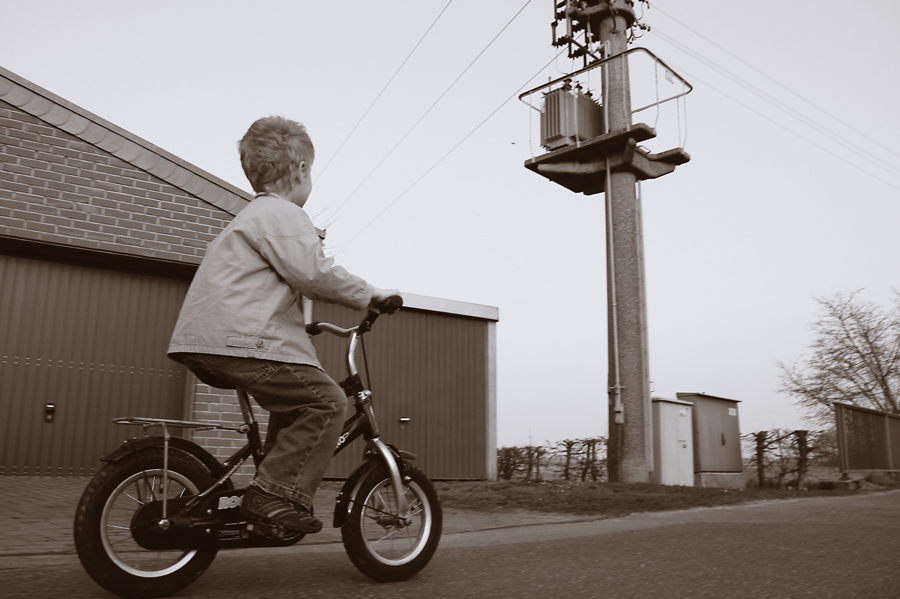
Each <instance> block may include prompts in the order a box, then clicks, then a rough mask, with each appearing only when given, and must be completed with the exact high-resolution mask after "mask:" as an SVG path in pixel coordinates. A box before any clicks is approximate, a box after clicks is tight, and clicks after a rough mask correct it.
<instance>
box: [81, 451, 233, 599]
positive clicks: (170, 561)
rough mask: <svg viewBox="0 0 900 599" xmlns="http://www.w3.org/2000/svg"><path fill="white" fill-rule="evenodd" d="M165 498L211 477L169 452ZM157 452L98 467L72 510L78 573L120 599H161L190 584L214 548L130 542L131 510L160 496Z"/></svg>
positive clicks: (196, 488)
mask: <svg viewBox="0 0 900 599" xmlns="http://www.w3.org/2000/svg"><path fill="white" fill-rule="evenodd" d="M168 466H169V473H168V477H167V478H168V480H167V484H166V489H165V494H166V496H167V497H168V498H169V499H173V498H177V497H184V496H186V495H196V494H198V493H199V492H200V491H202V490H204V489H206V488H207V487H209V486H211V485H212V484H213V483H214V482H215V479H214V478H213V476H212V474H211V473H210V472H209V470H208V469H207V468H206V467H205V466H204V465H203V464H202V463H201V462H200V461H199V460H197V459H196V458H194V457H193V456H191V455H189V454H187V453H185V452H182V451H179V450H178V449H171V448H170V449H169V464H168ZM163 492H164V489H163V452H162V449H161V448H153V449H149V450H144V451H141V454H140V458H139V457H138V456H137V455H134V454H132V455H129V456H126V457H124V458H122V459H121V460H119V461H117V462H112V463H109V464H107V465H106V466H104V467H103V468H102V469H101V470H100V471H99V472H98V473H97V475H96V476H95V477H94V479H93V480H92V481H91V482H90V484H88V486H87V488H86V489H85V491H84V494H83V495H82V497H81V501H80V502H79V504H78V509H77V510H76V512H75V530H74V537H75V547H76V549H77V550H78V557H79V558H80V559H81V563H82V565H83V566H84V569H85V570H86V571H87V573H88V574H90V576H91V578H93V579H94V580H95V581H96V582H97V583H98V584H99V585H100V586H102V587H103V588H105V589H106V590H108V591H111V592H113V593H115V594H117V595H121V596H122V597H142V598H143V597H162V596H165V595H170V594H172V593H174V592H176V591H178V590H180V589H183V588H184V587H186V586H188V585H189V584H191V583H192V582H193V581H194V580H196V579H197V577H199V576H200V575H201V574H202V573H203V572H204V571H205V570H206V568H208V567H209V565H210V563H212V561H213V559H214V558H215V556H216V551H217V550H216V549H193V550H187V551H183V550H175V551H151V550H147V549H144V548H143V547H141V546H140V545H138V544H137V542H135V540H134V538H133V537H132V534H131V522H132V518H133V516H134V514H135V512H137V511H138V509H140V508H141V507H142V506H143V505H145V504H146V503H148V502H150V501H161V500H162V495H163Z"/></svg>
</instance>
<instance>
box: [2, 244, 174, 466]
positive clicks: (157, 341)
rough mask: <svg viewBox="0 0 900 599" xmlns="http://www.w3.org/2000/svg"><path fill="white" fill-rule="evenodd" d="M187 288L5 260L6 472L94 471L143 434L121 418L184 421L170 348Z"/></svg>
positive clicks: (163, 281)
mask: <svg viewBox="0 0 900 599" xmlns="http://www.w3.org/2000/svg"><path fill="white" fill-rule="evenodd" d="M188 284H189V283H188V282H187V281H183V280H171V279H165V278H161V277H155V276H148V275H139V274H130V273H124V272H117V271H109V270H101V269H96V268H89V267H84V266H75V265H70V264H59V263H55V262H45V261H41V260H30V259H25V258H19V257H10V256H0V357H2V362H0V413H2V419H0V474H7V475H8V474H27V475H37V474H40V475H69V476H82V475H90V474H92V472H93V471H94V469H96V468H97V467H98V466H100V465H101V463H100V462H99V461H98V458H100V457H101V456H102V455H104V454H105V453H107V452H109V451H111V450H112V449H114V448H115V447H117V446H118V445H119V444H121V442H122V440H123V439H125V438H128V437H130V436H134V435H135V434H137V433H138V432H140V429H137V430H134V429H133V428H125V427H121V426H118V425H114V424H112V423H111V422H110V420H111V419H112V418H114V417H116V416H129V415H145V416H160V417H168V418H183V417H184V414H183V410H184V387H185V384H184V369H183V367H181V366H180V365H178V364H176V363H175V362H172V361H171V360H169V359H168V358H167V357H166V348H167V346H168V341H169V336H170V335H171V332H172V328H173V327H174V325H175V319H176V318H177V316H178V310H179V309H180V307H181V302H182V300H183V299H184V295H185V293H186V292H187V287H188ZM47 404H53V405H54V406H55V412H54V413H53V422H52V423H48V422H46V418H47V410H46V408H45V406H46V405H47Z"/></svg>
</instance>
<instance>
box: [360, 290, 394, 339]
mask: <svg viewBox="0 0 900 599" xmlns="http://www.w3.org/2000/svg"><path fill="white" fill-rule="evenodd" d="M401 306H403V298H402V297H400V296H399V295H392V296H390V297H388V298H386V299H385V300H383V301H382V302H381V303H379V304H378V305H376V306H372V307H371V308H369V313H368V314H366V317H365V318H364V319H363V321H362V322H361V323H359V330H360V332H361V333H368V332H369V331H371V330H372V325H373V324H375V321H376V320H377V319H378V317H379V316H380V315H382V314H393V313H394V312H396V311H397V310H399V309H400V308H401Z"/></svg>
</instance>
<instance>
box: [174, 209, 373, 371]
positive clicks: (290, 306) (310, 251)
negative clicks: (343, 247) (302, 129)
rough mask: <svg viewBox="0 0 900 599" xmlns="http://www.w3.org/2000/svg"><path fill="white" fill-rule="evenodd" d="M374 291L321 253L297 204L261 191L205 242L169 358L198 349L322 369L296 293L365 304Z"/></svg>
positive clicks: (355, 306) (352, 304)
mask: <svg viewBox="0 0 900 599" xmlns="http://www.w3.org/2000/svg"><path fill="white" fill-rule="evenodd" d="M372 292H373V288H372V286H371V285H369V284H368V283H366V282H365V281H364V280H363V279H361V278H359V277H357V276H354V275H351V274H350V273H348V272H347V271H346V270H344V269H343V268H342V267H340V266H335V265H334V260H333V259H331V258H327V257H325V254H324V253H323V251H322V242H321V240H320V239H319V235H318V233H317V231H316V228H315V227H314V226H313V224H312V221H310V219H309V216H307V214H306V212H305V211H304V210H303V209H302V208H301V207H299V206H297V205H295V204H292V203H291V202H289V201H287V200H285V199H283V198H281V197H279V196H277V195H273V194H270V195H263V196H259V197H257V198H256V199H255V200H253V201H252V202H250V204H249V205H248V206H247V207H246V208H244V209H243V210H242V211H241V212H240V213H239V214H238V215H237V216H236V217H235V218H234V220H233V221H231V223H230V224H229V225H228V226H227V227H226V228H225V230H223V231H222V233H220V234H219V236H218V237H216V239H215V240H214V241H213V242H212V243H211V244H210V245H209V248H208V249H207V251H206V256H205V257H204V258H203V261H202V263H201V264H200V268H199V269H198V270H197V274H196V275H195V276H194V280H193V282H192V283H191V286H190V289H188V293H187V296H186V297H185V299H184V304H183V305H182V307H181V314H180V315H179V316H178V322H177V323H176V325H175V331H174V333H173V334H172V340H171V342H170V345H169V356H170V357H172V358H173V359H176V360H177V359H178V357H177V355H173V354H179V353H204V354H219V355H227V356H240V357H247V358H260V359H266V360H274V361H278V362H290V363H295V364H311V365H313V366H317V367H319V368H321V367H322V366H321V364H319V360H318V358H317V357H316V350H315V348H314V347H313V345H312V342H311V341H310V339H309V335H308V334H307V333H306V330H305V328H304V327H305V325H306V318H305V316H304V313H303V301H302V297H303V296H305V297H308V298H310V299H312V300H318V301H323V302H329V303H335V304H340V305H342V306H346V307H348V308H353V309H356V310H363V309H365V308H366V307H367V306H368V304H369V302H370V301H371V299H372Z"/></svg>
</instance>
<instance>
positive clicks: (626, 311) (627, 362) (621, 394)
mask: <svg viewBox="0 0 900 599" xmlns="http://www.w3.org/2000/svg"><path fill="white" fill-rule="evenodd" d="M603 4H604V3H603V2H601V7H602V6H603ZM605 4H606V5H607V7H608V9H607V10H602V9H601V10H600V11H599V12H597V13H595V15H596V18H594V19H592V22H591V28H592V33H593V34H594V35H595V36H596V37H598V38H599V39H600V41H601V42H608V44H609V56H616V55H618V54H622V53H623V52H625V51H626V50H627V48H628V42H627V37H626V35H627V29H628V26H629V25H630V24H631V23H632V22H633V21H634V10H633V8H632V6H631V5H630V4H629V3H626V2H625V0H608V1H607V2H605ZM598 8H599V7H598ZM603 71H604V73H603V76H604V87H605V90H606V93H604V98H603V100H604V103H605V104H606V114H607V118H608V130H609V131H620V130H623V129H630V128H631V124H632V123H631V102H630V87H629V81H628V59H627V57H625V56H622V57H621V59H620V60H617V59H613V60H611V61H610V62H609V63H607V65H606V66H605V67H603ZM602 176H605V177H607V180H606V206H607V210H606V217H607V223H606V225H607V230H606V233H607V299H608V310H609V400H610V406H609V456H608V458H609V460H608V465H609V466H608V467H609V478H610V481H613V482H649V480H650V471H651V470H652V468H653V465H652V459H653V457H652V456H653V447H652V423H651V420H650V418H651V416H652V413H651V409H650V375H649V360H648V354H647V325H646V322H647V317H646V299H645V298H646V291H645V286H644V254H643V235H642V227H641V207H640V204H639V202H640V200H639V198H637V197H636V193H635V183H636V177H635V175H634V173H630V172H615V173H609V171H608V170H607V172H606V173H604V174H603V175H602Z"/></svg>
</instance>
